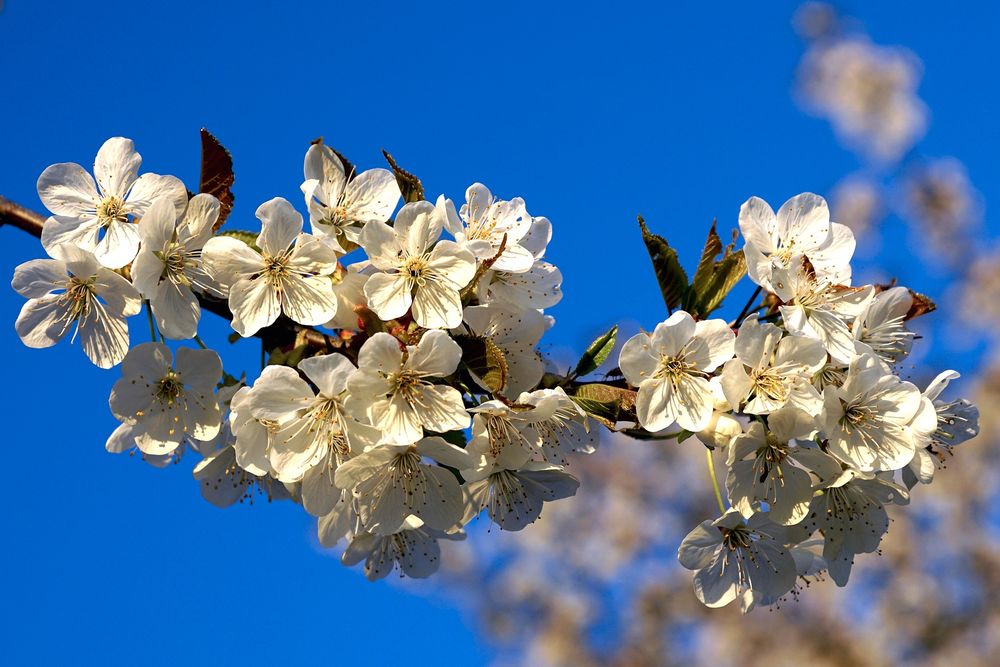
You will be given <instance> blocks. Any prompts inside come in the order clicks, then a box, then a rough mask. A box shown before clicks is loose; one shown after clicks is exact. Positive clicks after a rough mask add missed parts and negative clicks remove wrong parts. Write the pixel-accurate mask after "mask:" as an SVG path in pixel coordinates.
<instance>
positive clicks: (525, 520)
mask: <svg viewBox="0 0 1000 667" xmlns="http://www.w3.org/2000/svg"><path fill="white" fill-rule="evenodd" d="M522 453H523V450H522ZM462 477H463V478H464V479H465V481H466V485H467V486H466V493H467V494H468V501H469V503H470V504H471V506H472V511H474V512H476V513H477V514H478V512H479V511H481V510H483V509H486V510H487V511H488V512H489V516H490V520H491V521H493V523H495V524H497V525H498V526H500V528H502V529H503V530H521V529H523V528H524V527H525V526H527V525H528V524H530V523H534V522H535V520H537V519H538V517H539V515H540V514H541V512H542V506H543V505H544V504H545V503H546V502H550V501H553V500H560V499H562V498H568V497H570V496H573V495H575V494H576V490H577V488H579V486H580V481H579V480H578V479H576V478H575V477H573V476H572V475H570V474H569V473H567V472H566V471H565V470H563V468H562V467H561V466H558V465H552V464H550V463H546V462H544V461H529V460H528V459H527V457H526V456H522V457H521V459H520V460H517V459H515V458H514V457H510V456H507V457H504V458H502V459H497V460H496V461H494V462H493V463H491V464H488V465H486V466H479V467H475V468H470V469H468V470H463V471H462Z"/></svg>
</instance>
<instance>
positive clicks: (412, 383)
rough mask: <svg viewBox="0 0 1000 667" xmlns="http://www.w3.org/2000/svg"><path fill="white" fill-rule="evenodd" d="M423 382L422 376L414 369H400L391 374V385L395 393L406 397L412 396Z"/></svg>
mask: <svg viewBox="0 0 1000 667" xmlns="http://www.w3.org/2000/svg"><path fill="white" fill-rule="evenodd" d="M421 384H423V383H422V382H421V381H420V376H419V375H417V374H416V373H414V372H413V371H407V370H403V371H399V372H398V373H393V374H392V375H390V376H389V385H390V386H391V387H392V392H393V393H400V394H403V396H405V397H406V398H408V399H409V398H412V397H413V395H414V392H415V391H416V389H417V387H419V386H420V385H421Z"/></svg>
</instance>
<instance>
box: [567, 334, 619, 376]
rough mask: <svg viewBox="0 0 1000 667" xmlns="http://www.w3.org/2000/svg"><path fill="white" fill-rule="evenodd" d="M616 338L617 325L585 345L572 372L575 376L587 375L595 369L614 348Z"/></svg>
mask: <svg viewBox="0 0 1000 667" xmlns="http://www.w3.org/2000/svg"><path fill="white" fill-rule="evenodd" d="M617 338H618V325H617V324H616V325H615V326H613V327H611V328H610V329H608V330H607V331H606V332H604V333H603V334H601V335H600V336H599V337H598V338H597V339H596V340H595V341H594V342H593V343H591V344H590V345H589V346H588V347H587V351H586V352H584V353H583V356H582V357H580V361H579V362H578V363H577V365H576V370H575V371H574V374H575V375H576V376H580V375H587V374H588V373H593V372H594V371H596V370H597V369H598V368H599V367H600V365H601V364H603V363H604V362H605V361H606V360H607V358H608V356H609V355H610V354H611V351H612V350H613V349H614V348H615V339H617Z"/></svg>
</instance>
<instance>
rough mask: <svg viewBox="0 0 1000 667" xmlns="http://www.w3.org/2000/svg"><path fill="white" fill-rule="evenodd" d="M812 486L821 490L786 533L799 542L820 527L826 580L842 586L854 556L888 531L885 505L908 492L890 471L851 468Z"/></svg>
mask: <svg viewBox="0 0 1000 667" xmlns="http://www.w3.org/2000/svg"><path fill="white" fill-rule="evenodd" d="M817 486H818V487H819V488H821V489H822V492H821V493H817V494H816V495H815V496H814V497H813V499H812V501H811V502H810V504H809V510H808V512H807V513H806V518H805V519H804V520H803V521H802V522H801V523H799V524H797V525H795V526H791V527H790V528H789V536H790V537H791V538H792V539H793V541H804V540H806V539H808V538H809V537H810V536H811V535H812V534H813V533H814V532H815V531H817V530H820V531H822V533H823V537H824V542H823V558H824V559H825V560H826V562H827V564H828V566H829V572H830V578H831V579H833V580H834V582H836V584H837V585H838V586H845V585H846V584H847V580H848V578H849V577H850V575H851V566H852V565H853V564H854V557H855V556H856V555H857V554H863V553H872V552H873V551H875V550H876V549H878V545H879V543H880V542H881V541H882V536H883V535H885V532H886V531H887V530H888V529H889V516H888V514H886V511H885V505H888V504H890V503H895V504H898V505H905V504H907V503H908V502H909V495H908V494H907V493H906V490H905V489H903V488H902V487H900V486H897V485H896V484H895V483H894V482H893V481H892V480H891V476H890V475H876V474H874V473H863V472H859V471H857V470H854V469H851V468H847V469H845V470H843V471H842V472H841V474H840V475H837V476H836V477H834V478H833V479H830V480H827V481H824V482H823V483H821V484H819V485H817Z"/></svg>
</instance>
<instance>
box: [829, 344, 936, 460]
mask: <svg viewBox="0 0 1000 667" xmlns="http://www.w3.org/2000/svg"><path fill="white" fill-rule="evenodd" d="M823 399H824V404H825V407H824V410H823V414H822V416H821V418H820V424H821V426H822V429H821V430H822V431H823V432H824V434H825V435H826V436H827V438H829V452H830V453H831V454H833V455H834V456H836V457H837V458H839V459H840V460H842V461H844V462H845V463H848V464H850V465H852V466H854V467H855V468H857V469H858V470H860V471H862V472H871V471H875V470H898V469H899V468H902V467H903V466H905V465H906V464H907V463H909V462H910V459H912V458H913V454H914V451H915V449H916V447H915V443H914V435H913V426H912V423H913V421H914V418H915V417H916V416H917V414H918V413H919V412H920V411H921V409H922V407H923V406H922V399H923V397H922V396H921V395H920V390H919V389H917V388H916V387H915V386H913V385H912V384H911V383H909V382H903V381H902V380H900V379H899V378H898V377H896V376H895V375H893V374H892V373H890V372H888V371H887V370H886V369H885V366H884V365H883V364H882V362H881V360H879V359H878V357H876V356H874V355H871V354H865V355H861V356H859V357H856V358H855V359H854V360H853V361H852V362H851V365H850V367H849V368H848V371H847V380H846V381H845V382H844V386H843V387H839V388H838V387H832V386H831V387H827V388H826V390H825V391H824V392H823ZM929 417H930V418H931V419H932V420H933V414H932V413H931V414H930V415H929ZM931 430H933V428H931Z"/></svg>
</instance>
